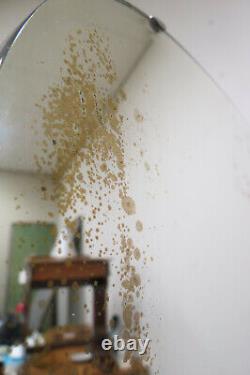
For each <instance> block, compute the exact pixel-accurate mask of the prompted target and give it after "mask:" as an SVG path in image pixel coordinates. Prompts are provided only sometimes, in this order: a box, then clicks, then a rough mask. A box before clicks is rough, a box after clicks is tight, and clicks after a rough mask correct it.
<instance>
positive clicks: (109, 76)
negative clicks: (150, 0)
mask: <svg viewBox="0 0 250 375" xmlns="http://www.w3.org/2000/svg"><path fill="white" fill-rule="evenodd" d="M0 11H1V5H0ZM249 135H250V134H249V130H248V127H247V126H246V124H245V123H244V121H243V119H242V118H241V117H240V116H239V114H238V113H236V111H235V109H234V108H233V106H232V105H231V103H229V101H228V100H227V99H226V98H225V96H224V95H223V94H222V93H221V91H220V90H219V89H218V88H217V87H216V86H215V85H214V83H213V82H212V81H211V80H210V79H209V77H207V75H206V74H205V73H204V72H203V71H202V69H201V68H200V67H199V66H198V65H197V64H196V63H195V62H194V61H193V60H192V59H191V57H190V56H188V55H187V54H186V53H185V52H184V51H183V50H182V49H181V47H180V46H179V45H177V44H176V43H175V42H174V41H173V39H172V38H171V37H170V36H169V35H167V34H165V33H158V34H157V33H155V32H154V31H153V30H152V29H151V27H150V23H149V19H148V18H147V17H146V16H144V15H143V14H140V13H138V12H137V11H135V10H134V9H133V8H129V7H128V6H126V5H124V4H121V3H119V2H116V1H111V0H105V1H102V2H100V1H97V0H94V1H93V0H91V1H90V0H89V1H82V0H81V1H80V0H74V1H71V0H70V1H69V0H60V1H59V0H53V1H52V0H50V1H47V2H46V3H45V4H44V5H43V6H42V7H40V8H39V9H38V10H37V11H36V12H35V14H34V15H33V16H32V18H31V19H30V20H29V21H28V22H27V24H26V25H25V27H24V28H23V29H22V30H21V32H20V33H19V35H18V37H17V39H16V41H15V43H14V44H13V45H12V47H11V49H10V51H9V53H8V55H7V57H6V59H5V60H4V62H3V65H2V67H1V70H0V196H1V202H2V213H1V215H0V242H1V251H2V257H1V264H0V283H1V285H2V287H1V290H0V310H1V312H2V319H3V321H4V322H6V319H7V317H8V319H10V320H11V319H12V320H13V319H14V321H15V324H16V325H17V331H16V336H17V337H16V336H15V335H14V334H13V332H12V333H11V332H10V331H8V335H9V336H8V340H9V341H8V344H10V343H14V342H15V341H16V340H17V341H21V342H22V341H23V340H24V339H25V337H26V338H27V336H29V335H30V334H32V332H33V333H34V330H40V331H41V333H42V335H43V336H42V338H41V336H39V335H37V334H36V335H35V338H34V335H33V338H32V337H31V338H29V339H28V344H29V345H28V346H29V349H28V351H29V352H30V353H31V354H30V357H29V359H28V360H27V363H26V366H28V367H27V368H26V373H27V374H29V373H30V374H33V373H34V374H36V373H37V374H38V373H39V374H40V372H39V371H41V368H42V369H43V372H42V373H43V374H45V373H49V371H52V368H53V371H54V373H55V374H57V373H58V374H59V373H60V374H61V373H62V372H60V371H68V373H70V371H73V373H74V371H76V370H75V366H76V364H75V361H77V360H78V361H79V362H80V365H79V364H78V366H82V367H81V368H83V369H85V370H82V371H92V372H93V371H99V370H100V371H102V372H100V373H105V371H106V373H107V371H109V372H108V373H109V374H110V373H113V374H119V373H120V372H119V371H121V370H122V369H124V368H126V371H128V374H130V373H131V372H129V371H130V370H131V367H132V368H133V372H132V373H133V374H138V375H139V374H142V373H143V374H144V373H149V374H158V373H159V374H161V375H164V374H170V375H182V374H184V373H185V375H196V374H197V375H198V374H199V375H200V374H202V375H206V374H209V375H210V374H220V375H224V374H225V375H226V374H227V375H228V374H235V373H240V374H241V375H245V374H248V373H249V371H248V370H249V369H250V362H249V359H248V353H247V348H248V346H247V345H246V342H248V337H247V335H246V334H245V331H244V329H243V328H242V327H247V326H248V320H249V318H248V313H247V312H248V297H247V295H248V290H247V284H248V283H247V281H248V273H249V272H248V271H249V261H250V260H249V256H248V249H249V245H250V238H249V233H248V232H249V230H248V221H249V220H248V219H250V212H249V202H248V199H249V192H250V191H249V183H248V181H249V172H248V165H249V163H248V161H249V152H248V150H249V144H248V142H249V141H248V140H249V139H250V138H249ZM239 222H240V224H239ZM34 228H36V229H34ZM44 228H46V230H48V228H50V233H49V234H47V235H46V230H45V229H44ZM41 231H42V233H43V235H44V231H45V237H46V238H45V239H44V247H43V246H42V245H43V240H42V237H41ZM20 233H21V235H20ZM18 236H19V237H18ZM52 239H53V240H52ZM239 248H240V249H241V250H240V251H239ZM15 252H17V254H18V255H17V256H16V257H15ZM22 254H23V256H22ZM30 255H34V257H33V258H32V260H30V258H29V256H30ZM41 255H42V256H43V257H42V258H41ZM44 255H47V256H48V257H45V258H44ZM39 256H40V257H39ZM15 258H16V260H15ZM6 262H7V267H6ZM17 262H18V265H19V264H20V266H18V267H20V271H21V272H20V273H18V272H17V270H16V268H17V264H16V263H17ZM39 267H40V268H39ZM46 277H47V279H46ZM14 278H16V283H17V284H18V283H19V284H20V285H21V287H20V285H19V286H18V287H16V288H15V287H11V288H10V285H13V283H14V281H13V280H14ZM33 278H34V279H33ZM32 280H33V281H32ZM68 284H69V285H68ZM31 286H32V288H31ZM10 294H11V295H10ZM13 296H14V297H13ZM17 299H19V300H18V302H19V303H18V304H17V307H13V306H12V305H11V302H10V301H13V300H15V301H17ZM10 306H11V307H10ZM105 312H106V315H105ZM10 313H11V315H8V314H10ZM239 317H240V319H239ZM18 330H19V331H18ZM1 337H2V338H1ZM3 337H5V340H6V334H5V336H3V333H1V334H0V339H1V340H2V342H1V343H3ZM109 338H111V339H112V340H113V341H112V348H111V350H104V348H103V346H102V344H103V340H105V339H109ZM117 338H120V339H122V340H124V344H126V347H127V350H125V351H119V350H115V351H114V350H113V349H114V348H115V345H116V339H117ZM32 340H33V341H32ZM39 340H40V341H39ZM43 340H45V342H44V341H43ZM46 340H47V341H46ZM133 340H135V341H133ZM139 340H140V341H139ZM236 341H237V345H238V346H237V348H236V346H235V345H236V344H235V342H236ZM30 342H31V344H32V345H34V342H35V344H36V345H37V346H38V347H36V348H34V347H32V345H31V344H30ZM134 343H135V347H134ZM44 345H45V349H46V350H45V352H44ZM46 345H47V346H46ZM120 345H122V344H120ZM41 346H42V347H43V348H41ZM48 348H49V349H48ZM134 349H136V350H134ZM41 350H43V351H42V352H41ZM34 351H39V353H38V354H37V356H36V357H34ZM63 351H64V352H63ZM62 352H63V355H62V354H60V353H62ZM79 352H81V355H82V357H81V355H80V357H79ZM82 352H85V355H86V353H89V355H90V357H86V356H85V357H84V355H83V353H82ZM65 353H67V356H65ZM76 353H77V354H76ZM110 355H111V357H112V358H113V359H110ZM72 356H73V357H72ZM34 358H36V359H35V360H34ZM62 358H63V359H62ZM79 358H80V359H79ZM86 358H87V359H86ZM228 358H234V360H233V361H230V360H229V359H228ZM84 361H87V363H85V362H84ZM242 363H244V366H243V365H242ZM84 366H85V367H84ZM91 366H92V367H91ZM105 366H108V367H105ZM107 368H108V370H107ZM96 369H99V370H96ZM35 371H36V372H35ZM45 371H47V372H45ZM79 371H80V370H79ZM112 371H113V372H112ZM247 371H248V372H247ZM92 372H90V373H92ZM97 373H99V372H93V374H97ZM121 373H123V372H121Z"/></svg>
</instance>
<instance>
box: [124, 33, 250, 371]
mask: <svg viewBox="0 0 250 375" xmlns="http://www.w3.org/2000/svg"><path fill="white" fill-rule="evenodd" d="M145 83H146V84H147V88H146V92H145V93H144V94H143V89H144V91H145ZM125 91H126V92H127V94H128V102H127V103H126V112H128V113H132V111H133V109H134V108H138V109H139V110H140V112H142V114H143V115H144V117H145V121H144V123H143V124H137V125H136V126H135V124H131V125H130V127H129V130H128V133H127V137H128V147H127V154H128V155H134V158H136V154H135V153H134V152H133V148H132V144H133V141H134V140H135V139H136V138H137V139H138V143H139V144H140V145H141V148H142V149H144V150H145V152H144V153H145V156H144V158H143V159H144V160H142V161H141V162H140V159H139V157H140V156H139V154H138V156H137V163H138V165H136V163H135V164H134V165H132V164H131V165H128V172H129V184H130V191H131V195H132V196H133V197H134V199H135V201H136V202H137V207H138V215H139V216H140V217H141V218H142V221H143V222H144V227H145V230H144V233H143V243H144V245H145V244H147V243H149V244H150V246H149V248H148V250H147V252H148V254H149V255H152V256H153V257H154V262H153V263H152V265H150V267H148V268H147V269H145V271H144V270H142V271H141V273H142V280H144V283H145V285H146V287H145V297H144V300H143V303H142V306H143V308H144V317H145V321H149V323H150V335H149V337H151V338H152V339H153V349H154V351H155V353H156V360H155V365H154V368H155V369H156V370H157V369H159V373H160V374H169V375H196V374H197V375H198V374H199V375H200V374H202V375H211V374H213V375H235V374H241V375H247V374H249V372H250V357H249V345H250V331H249V309H250V294H249V282H250V276H249V275H250V273H249V271H250V252H249V248H250V232H249V222H250V202H249V192H250V191H249V181H250V180H249V177H250V174H249V162H250V148H249V139H250V138H249V136H250V132H249V127H248V125H247V124H246V123H245V122H244V121H243V120H242V118H241V117H240V116H239V115H238V114H237V113H236V112H235V111H234V109H233V107H232V106H231V105H230V103H229V102H228V101H227V100H226V99H225V98H224V97H223V95H222V94H221V93H220V92H219V91H218V90H217V88H216V87H215V85H213V84H212V83H211V81H210V80H209V79H208V78H207V77H206V76H205V75H204V74H203V73H202V71H201V70H200V69H198V68H197V67H196V66H195V64H193V62H192V61H191V60H190V59H189V58H188V57H187V56H185V54H183V52H182V51H180V50H179V49H178V48H177V47H176V46H175V45H174V44H173V43H172V42H170V41H169V40H168V39H167V38H166V37H164V36H159V38H158V39H157V41H156V43H155V45H154V46H152V48H151V49H150V50H149V51H148V54H147V55H146V56H145V57H144V59H143V61H142V63H141V65H140V66H138V69H137V71H136V72H135V73H134V75H133V76H132V77H131V79H130V80H129V82H128V83H127V85H126V87H125ZM139 137H141V143H140V140H139ZM143 161H146V162H148V163H149V165H150V168H151V169H150V171H148V173H146V172H145V168H144V167H143ZM155 164H157V165H158V169H159V176H158V175H157V173H155V170H154V166H155ZM147 280H150V282H149V283H147ZM157 340H159V341H158V342H157Z"/></svg>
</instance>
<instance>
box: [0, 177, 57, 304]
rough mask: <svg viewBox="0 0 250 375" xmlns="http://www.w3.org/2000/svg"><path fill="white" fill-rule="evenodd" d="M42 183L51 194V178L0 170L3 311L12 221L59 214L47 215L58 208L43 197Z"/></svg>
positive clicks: (48, 219) (0, 300) (0, 294)
mask: <svg viewBox="0 0 250 375" xmlns="http://www.w3.org/2000/svg"><path fill="white" fill-rule="evenodd" d="M41 186H44V187H46V189H47V193H48V194H49V193H50V192H51V191H52V183H51V181H50V179H49V178H48V177H38V176H35V175H28V174H21V173H17V172H2V171H1V172H0V201H1V215H0V248H1V262H0V311H3V310H4V299H5V292H6V283H7V278H8V267H9V264H8V257H9V251H10V245H11V226H12V224H14V223H17V222H36V221H37V220H42V221H46V222H54V221H56V217H55V218H51V217H50V216H49V215H48V213H49V212H52V213H54V214H55V215H56V210H55V207H54V205H53V204H52V203H51V202H50V201H49V200H44V199H43V194H42V191H41Z"/></svg>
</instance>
